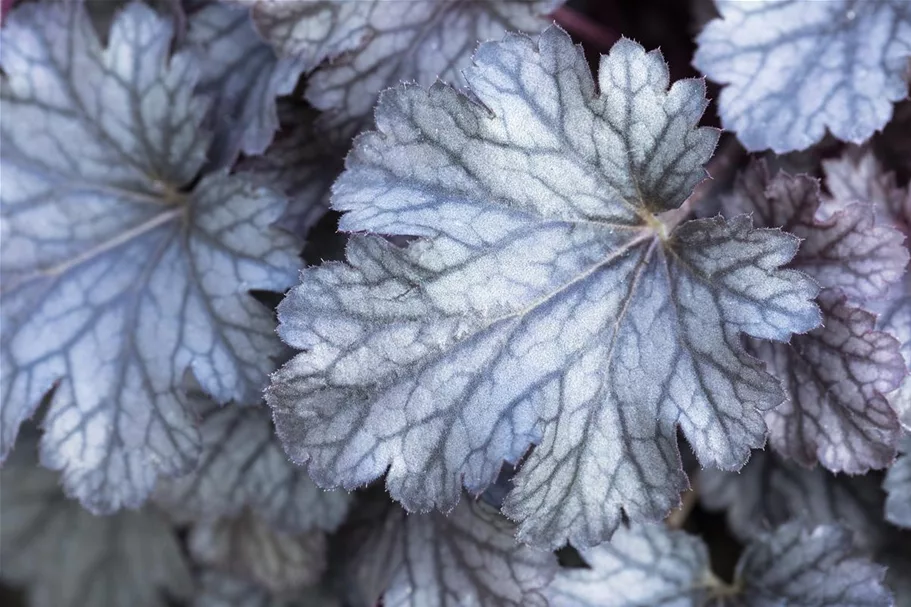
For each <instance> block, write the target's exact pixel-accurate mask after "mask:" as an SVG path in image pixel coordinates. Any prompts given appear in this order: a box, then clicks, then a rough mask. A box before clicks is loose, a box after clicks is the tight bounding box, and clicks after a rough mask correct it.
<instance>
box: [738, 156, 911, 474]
mask: <svg viewBox="0 0 911 607" xmlns="http://www.w3.org/2000/svg"><path fill="white" fill-rule="evenodd" d="M845 189H847V188H841V190H845ZM836 190H839V188H836ZM840 193H842V192H840ZM723 206H724V209H725V211H726V212H729V213H740V212H747V213H752V214H753V218H754V220H755V221H756V222H757V223H758V224H759V225H762V226H767V227H772V226H781V228H782V229H783V230H785V231H788V232H790V233H792V234H794V235H796V236H799V237H800V238H801V239H802V242H801V247H800V250H799V251H798V253H797V255H796V256H795V258H794V259H793V261H792V262H791V264H790V267H792V268H796V269H799V270H802V271H803V272H806V273H807V274H809V275H811V276H813V277H814V278H815V279H816V280H817V281H818V282H819V283H820V285H822V286H823V287H826V289H825V290H824V291H823V292H822V293H821V294H820V296H819V304H820V307H821V309H822V312H823V326H822V327H819V328H817V329H814V330H813V331H811V332H810V333H808V334H806V335H798V336H795V337H794V338H793V339H792V340H791V342H790V343H787V344H785V343H771V342H758V341H754V342H751V350H752V351H753V352H755V353H756V354H757V355H758V356H759V357H760V358H762V359H763V360H765V361H767V363H768V365H769V367H770V368H771V369H772V371H773V372H774V373H775V374H776V375H777V376H778V377H779V378H780V379H781V381H782V385H783V386H784V388H785V390H786V392H787V394H788V400H787V402H785V403H782V404H781V405H779V406H778V407H776V408H775V409H773V410H771V411H769V412H767V413H766V422H767V423H768V425H769V429H770V442H771V444H772V446H773V447H774V448H775V449H776V450H777V451H779V452H780V453H782V454H784V455H786V456H787V457H790V458H792V459H794V460H796V461H797V462H799V463H801V464H803V465H805V466H812V465H814V464H816V463H817V462H819V463H821V464H822V465H824V466H825V467H827V468H828V469H830V470H833V471H846V472H849V473H852V474H858V473H863V472H866V471H867V470H869V469H870V468H885V467H887V466H888V465H889V464H890V463H891V462H892V459H893V458H894V456H895V448H896V445H897V443H898V440H899V438H900V436H901V426H900V424H899V420H898V416H897V414H896V412H895V410H894V408H893V406H892V405H891V404H890V403H889V400H888V399H887V397H886V396H884V395H885V394H886V393H888V392H891V391H892V390H894V389H895V388H897V387H898V386H899V385H900V383H901V381H902V379H903V378H904V376H905V374H906V371H905V362H904V360H903V359H902V356H901V352H900V346H901V344H900V343H899V342H898V341H897V340H896V339H895V338H894V337H892V336H891V335H889V334H887V333H884V332H881V331H875V330H874V327H875V324H876V316H875V315H873V314H871V313H869V312H867V311H865V310H863V309H861V308H859V307H856V305H853V304H850V303H848V301H846V298H845V296H843V295H841V294H842V293H844V294H846V295H848V296H849V297H851V298H852V299H853V300H855V301H857V300H864V299H869V298H875V297H881V296H883V295H884V294H885V293H886V292H887V291H888V289H889V287H890V285H892V284H894V283H895V282H896V281H898V280H899V278H900V277H901V275H902V274H903V273H904V271H905V266H906V265H907V263H908V251H907V249H906V248H905V247H904V245H903V240H904V236H903V235H902V234H901V232H899V231H898V230H895V229H894V228H892V227H891V226H889V225H888V223H886V224H885V225H878V224H879V223H883V222H881V221H880V222H877V221H876V220H875V214H874V206H873V205H871V204H868V203H852V204H849V205H844V206H843V208H841V209H840V210H837V211H834V212H832V213H830V214H829V216H828V218H826V219H823V220H820V219H817V213H818V210H819V206H820V196H819V185H818V183H817V182H816V181H815V180H813V179H811V178H809V177H806V176H799V177H791V176H789V175H787V174H785V173H778V174H777V175H775V177H769V175H768V174H767V172H766V168H765V165H764V164H763V163H754V164H753V165H751V166H750V167H749V168H748V169H746V171H745V172H744V173H743V174H741V175H740V176H739V177H738V179H737V181H736V183H735V187H734V190H733V193H732V194H731V195H730V196H728V197H727V198H726V199H725V201H724V204H723Z"/></svg>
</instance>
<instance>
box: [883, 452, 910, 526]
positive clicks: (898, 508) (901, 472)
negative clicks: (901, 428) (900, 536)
mask: <svg viewBox="0 0 911 607" xmlns="http://www.w3.org/2000/svg"><path fill="white" fill-rule="evenodd" d="M902 450H903V451H904V453H903V454H902V455H901V456H899V458H898V460H896V462H895V463H894V464H892V467H891V468H890V469H889V472H888V473H887V474H886V480H885V482H884V483H883V489H885V490H886V493H887V494H888V498H886V518H887V519H888V520H889V521H890V522H892V523H895V524H896V525H899V526H901V527H908V528H911V437H906V438H905V440H904V443H903V449H902Z"/></svg>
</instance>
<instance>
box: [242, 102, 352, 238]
mask: <svg viewBox="0 0 911 607" xmlns="http://www.w3.org/2000/svg"><path fill="white" fill-rule="evenodd" d="M278 111H279V118H280V123H281V129H282V133H281V135H280V136H279V137H278V138H277V139H276V140H275V142H274V143H273V144H272V145H271V146H269V149H268V150H266V152H265V153H264V154H263V155H261V156H249V157H246V158H242V159H241V160H240V162H238V165H237V170H238V171H240V172H241V173H243V174H244V175H247V176H250V177H252V178H254V179H257V180H260V181H261V182H262V183H263V184H268V185H269V186H270V187H273V188H277V189H280V190H282V191H283V192H284V193H285V195H287V196H288V208H287V209H286V210H285V214H284V215H283V216H282V218H281V219H280V220H279V225H280V226H282V227H283V228H285V229H287V230H288V231H290V232H291V233H292V234H297V235H299V236H303V235H305V234H307V231H308V230H309V229H310V228H311V227H313V226H314V224H316V222H317V221H318V220H319V219H320V217H322V216H323V215H324V214H325V212H326V211H327V210H328V209H329V190H330V188H331V187H332V183H333V182H334V181H335V180H336V178H337V177H338V176H339V173H341V172H342V169H343V168H344V165H345V161H344V159H345V154H346V153H347V151H348V149H347V148H341V149H340V148H339V147H338V146H337V145H335V144H334V143H333V141H334V139H333V138H329V137H327V136H326V135H325V134H324V133H322V132H320V131H318V130H317V129H316V128H314V122H315V120H316V118H317V116H318V114H317V112H315V111H313V110H311V109H309V108H305V107H300V106H299V105H298V104H294V103H290V102H286V103H279V105H278Z"/></svg>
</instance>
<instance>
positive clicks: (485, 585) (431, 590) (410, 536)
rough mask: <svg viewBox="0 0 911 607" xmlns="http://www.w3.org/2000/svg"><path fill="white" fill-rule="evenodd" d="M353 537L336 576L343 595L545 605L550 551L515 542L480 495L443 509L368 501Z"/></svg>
mask: <svg viewBox="0 0 911 607" xmlns="http://www.w3.org/2000/svg"><path fill="white" fill-rule="evenodd" d="M372 511H373V514H374V515H375V517H374V518H364V519H363V520H362V521H361V522H360V528H358V529H354V530H349V532H348V533H346V541H347V543H348V544H350V545H351V548H350V552H349V554H348V555H346V557H345V559H344V563H343V566H342V567H343V572H344V573H343V574H342V576H343V577H342V580H343V585H344V587H345V589H346V591H347V592H348V595H349V601H348V602H349V603H350V604H352V605H355V606H358V607H361V606H363V607H370V606H372V605H375V604H376V603H377V601H378V600H379V599H380V596H382V604H383V605H385V606H387V607H458V606H460V605H478V606H479V607H510V606H515V607H519V606H525V605H531V606H542V607H543V606H545V605H547V603H546V601H545V599H544V595H543V591H544V588H545V587H546V586H547V585H548V584H549V583H550V581H551V579H553V576H554V573H555V572H556V569H557V561H556V558H555V557H554V555H553V554H551V553H548V552H545V551H542V550H537V549H535V548H531V547H529V546H524V545H522V544H518V543H517V542H516V540H515V538H514V535H515V526H514V525H513V524H512V523H510V522H509V521H507V520H506V519H505V518H504V517H503V516H502V515H500V514H499V513H498V512H497V511H496V510H495V509H493V508H491V507H490V506H488V505H487V504H485V503H483V502H473V501H471V500H463V501H462V502H460V503H459V505H458V506H456V508H455V509H454V510H453V511H452V512H451V513H449V515H443V514H440V513H437V512H434V513H430V514H423V515H409V514H408V513H406V512H405V511H403V510H402V509H401V508H400V507H398V506H397V505H395V504H388V506H387V507H374V508H372Z"/></svg>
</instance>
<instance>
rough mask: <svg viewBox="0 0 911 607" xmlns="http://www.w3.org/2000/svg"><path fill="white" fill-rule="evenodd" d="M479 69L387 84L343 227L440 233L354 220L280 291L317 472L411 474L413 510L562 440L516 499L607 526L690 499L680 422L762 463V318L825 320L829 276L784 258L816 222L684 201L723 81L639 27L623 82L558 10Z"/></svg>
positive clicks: (527, 513) (445, 505)
mask: <svg viewBox="0 0 911 607" xmlns="http://www.w3.org/2000/svg"><path fill="white" fill-rule="evenodd" d="M465 76H466V78H467V81H468V83H469V84H470V86H471V90H472V93H473V95H474V97H472V98H469V97H467V96H465V95H462V94H460V93H458V92H457V91H455V90H454V89H452V88H449V87H447V86H444V85H441V84H437V85H434V86H433V87H431V88H430V89H429V90H425V89H422V88H420V87H415V86H403V87H399V88H397V89H393V90H391V91H389V92H387V93H386V94H384V95H383V96H382V97H381V100H380V104H379V106H378V109H377V121H378V126H379V132H375V133H368V134H366V135H363V136H361V137H360V138H359V139H358V140H357V144H356V147H355V149H354V151H353V152H352V153H351V154H350V155H349V157H348V160H347V170H346V171H345V172H344V173H343V174H342V176H341V177H340V178H339V180H338V181H337V182H336V185H335V187H334V194H333V206H334V207H335V208H336V209H338V210H341V211H347V213H346V214H345V215H344V216H343V217H342V220H341V224H340V227H341V229H343V230H347V231H367V232H380V233H385V234H393V235H413V236H420V237H423V238H420V239H418V240H417V241H415V242H412V243H411V244H409V245H407V246H405V247H397V246H394V245H392V244H390V243H389V242H387V241H386V240H383V239H380V238H378V237H374V236H369V235H367V236H355V237H353V238H352V239H351V241H350V243H349V245H348V252H347V256H348V262H349V265H343V264H338V263H335V264H325V265H323V266H320V267H319V268H314V269H310V270H307V271H306V272H305V274H304V276H303V283H302V285H301V286H299V287H297V288H296V289H294V290H293V291H292V292H291V293H290V294H289V296H288V297H287V298H286V299H285V301H284V302H283V303H282V305H281V307H280V309H279V318H280V328H279V331H280V335H281V336H282V338H283V339H284V340H285V341H286V342H287V343H288V344H289V345H291V346H293V347H295V348H298V349H302V350H305V352H303V353H300V354H298V356H297V357H295V358H294V359H293V360H292V361H291V362H289V363H288V364H287V365H286V366H285V367H284V368H283V369H282V370H281V371H279V372H278V373H277V374H275V375H274V378H273V384H272V386H271V388H270V389H269V392H268V395H267V400H268V402H269V403H270V405H271V406H272V407H273V411H274V417H275V420H276V426H277V430H278V433H279V435H280V436H281V438H282V441H283V443H284V445H285V449H286V450H287V451H288V453H289V455H290V456H291V457H292V459H293V460H295V461H296V462H299V463H305V462H306V463H308V464H309V470H310V474H311V476H312V477H313V478H314V480H316V482H317V483H318V484H320V485H322V486H337V485H342V486H344V487H352V488H353V487H356V486H359V485H362V484H364V483H367V482H369V481H371V480H373V479H375V478H377V477H379V476H380V475H382V474H383V473H384V472H386V471H387V470H388V476H387V487H388V489H389V491H390V493H391V495H392V496H393V498H394V499H396V500H398V501H401V502H402V503H403V504H404V505H405V507H406V508H408V509H409V510H413V511H427V510H429V509H431V508H439V509H441V510H444V511H445V510H449V509H451V508H452V507H453V506H454V505H455V504H456V502H457V501H458V500H459V496H460V495H461V492H462V486H463V484H464V485H465V486H466V487H468V488H469V490H471V491H473V492H480V491H482V490H483V489H484V488H486V487H487V486H488V485H490V484H491V483H492V482H494V481H495V480H496V478H497V474H498V471H499V469H500V467H501V464H502V462H503V460H508V461H510V462H516V461H517V460H518V459H519V458H520V457H521V456H522V455H523V453H525V451H526V449H527V448H528V446H529V444H531V443H537V447H536V448H535V449H534V451H533V452H532V453H531V455H530V456H529V458H528V459H527V461H526V462H525V463H524V464H523V466H522V470H521V472H520V473H519V474H518V476H517V477H516V479H515V487H516V488H515V489H514V490H513V491H512V492H511V493H510V495H509V496H508V497H507V498H506V502H505V505H504V511H505V512H506V513H507V515H508V516H510V517H511V518H513V519H514V520H517V521H519V523H520V530H519V535H520V537H521V538H522V539H523V540H525V541H529V542H532V543H534V544H537V545H541V546H558V545H561V544H564V543H566V541H567V540H569V541H571V542H573V543H574V544H576V545H592V544H596V543H599V542H601V541H603V540H605V539H607V538H608V537H609V536H610V534H611V533H612V532H613V530H614V529H615V528H616V526H617V525H618V524H619V522H620V520H621V516H622V513H623V512H625V513H626V515H627V516H629V517H630V518H631V519H633V520H636V521H641V520H656V519H660V518H662V517H663V516H664V515H665V514H666V513H667V512H668V511H669V510H670V509H671V508H673V507H674V506H675V505H676V504H677V503H679V494H680V491H681V490H682V489H684V488H685V487H686V485H687V480H686V477H685V475H684V473H683V471H682V469H681V467H680V458H679V454H678V446H677V439H676V432H677V428H678V427H679V428H680V429H681V430H682V431H683V433H684V435H685V436H686V437H687V439H688V440H689V442H690V444H691V445H692V446H693V449H694V451H695V452H696V454H697V455H698V456H699V459H700V462H701V463H702V464H703V465H704V466H717V467H721V468H726V469H735V468H738V467H740V466H741V465H743V463H744V462H745V461H746V458H747V457H748V454H749V448H750V447H751V446H758V445H760V444H762V443H763V442H764V440H765V424H764V422H763V420H762V411H763V410H767V409H770V408H772V407H775V406H776V405H778V404H779V403H780V402H781V401H782V400H783V394H782V392H781V388H780V386H779V385H778V382H777V381H776V380H775V379H774V378H773V377H772V376H771V375H769V374H767V373H766V372H765V371H764V370H763V369H762V366H761V365H759V364H758V363H757V362H756V361H755V360H754V359H752V358H751V357H750V356H748V355H747V354H746V352H745V351H744V350H743V347H742V344H741V337H740V334H741V333H746V334H749V335H752V336H754V337H757V338H767V339H778V340H786V339H788V338H789V337H790V335H791V333H794V332H804V331H807V330H810V329H812V328H814V327H815V326H817V324H818V323H819V311H818V308H817V307H816V306H815V304H813V303H812V302H811V300H812V299H813V298H814V297H815V295H816V291H817V288H816V285H815V283H813V282H812V281H811V280H810V279H809V278H807V277H806V276H804V275H803V274H801V273H799V272H795V271H792V270H782V269H780V266H781V265H782V264H785V263H787V262H788V261H789V260H790V259H791V258H792V257H793V255H794V253H795V251H796V249H797V239H796V238H794V237H793V236H790V235H787V234H783V233H781V232H780V231H778V230H754V229H752V226H751V223H750V220H749V218H748V217H744V216H741V217H737V218H734V219H732V220H730V221H725V220H723V219H721V218H714V219H707V220H697V221H691V222H689V223H684V224H682V225H677V224H678V223H679V222H680V219H681V216H682V213H680V212H670V213H665V212H666V211H672V210H676V209H677V207H678V206H679V205H680V204H681V203H682V202H683V201H684V200H685V199H686V198H687V196H688V195H689V194H690V193H691V192H692V190H693V188H694V187H695V185H696V184H698V183H699V182H700V181H701V180H702V179H703V178H704V177H705V171H704V169H703V168H702V165H703V163H704V162H705V161H706V160H707V159H708V158H709V156H710V155H711V153H712V150H713V148H714V145H715V142H716V140H717V138H718V133H717V132H716V131H714V130H712V129H708V128H699V127H697V126H696V124H697V123H698V121H699V118H700V116H701V115H702V112H703V110H704V108H705V104H706V101H705V96H704V93H705V91H704V85H703V83H702V82H701V81H699V80H683V81H680V82H677V83H675V84H674V85H673V86H672V87H670V89H669V90H668V84H669V82H668V72H667V66H666V65H665V63H664V61H663V59H662V57H661V55H660V54H659V53H658V52H652V53H646V52H645V51H644V50H643V49H642V48H641V47H640V46H639V45H637V44H635V43H634V42H631V41H629V40H622V41H620V42H618V43H617V44H616V45H615V46H614V48H613V50H612V51H611V53H610V54H609V55H607V56H605V57H603V58H602V61H601V67H600V71H599V85H600V91H598V90H596V85H595V82H594V81H593V79H592V77H591V73H590V71H589V68H588V65H587V62H586V60H585V57H584V56H583V54H582V51H581V49H579V48H577V47H575V46H574V45H573V44H572V41H571V40H570V38H569V36H568V35H567V34H565V33H564V32H563V31H562V30H560V29H559V28H556V27H552V28H550V29H548V30H547V31H545V32H544V33H543V34H542V35H541V37H540V39H538V40H532V39H530V38H528V37H525V36H522V35H510V36H507V37H506V39H505V40H504V41H503V42H497V43H488V44H483V45H481V46H480V47H479V49H478V51H477V53H476V55H475V65H474V66H473V67H471V68H469V69H467V70H466V71H465ZM475 99H476V100H477V101H475ZM481 104H483V105H481Z"/></svg>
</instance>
